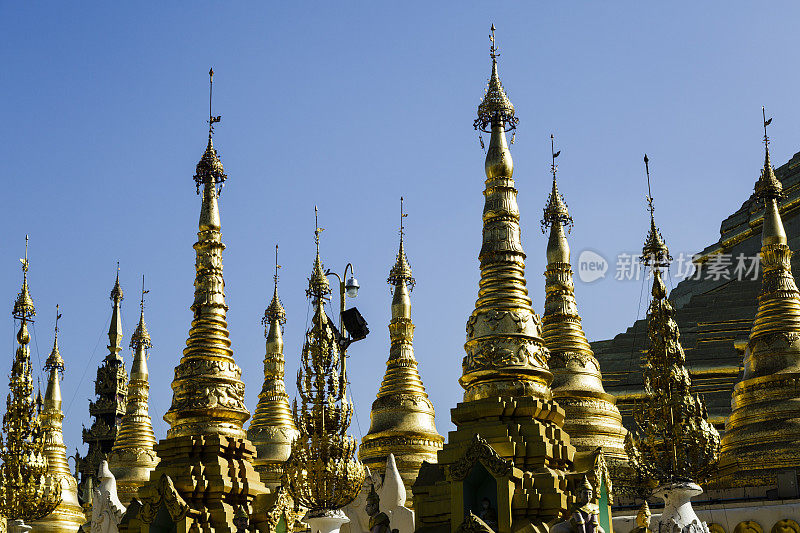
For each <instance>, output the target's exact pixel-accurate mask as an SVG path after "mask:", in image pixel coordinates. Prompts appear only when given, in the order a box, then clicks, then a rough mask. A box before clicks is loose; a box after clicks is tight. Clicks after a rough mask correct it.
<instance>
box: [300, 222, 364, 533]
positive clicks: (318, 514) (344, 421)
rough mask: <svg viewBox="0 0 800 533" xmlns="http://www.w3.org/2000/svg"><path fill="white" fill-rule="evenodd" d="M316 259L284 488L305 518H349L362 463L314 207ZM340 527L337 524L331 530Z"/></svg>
mask: <svg viewBox="0 0 800 533" xmlns="http://www.w3.org/2000/svg"><path fill="white" fill-rule="evenodd" d="M314 214H315V219H316V220H315V221H316V228H315V229H314V242H315V244H316V249H317V253H316V257H315V258H314V266H313V268H312V271H311V276H310V277H309V279H308V290H307V291H306V294H307V296H308V297H309V298H310V299H311V304H312V306H313V307H314V317H313V318H312V319H311V328H310V329H309V330H308V331H307V332H306V340H305V343H304V344H303V351H302V354H301V356H300V370H298V371H297V393H298V395H299V396H300V405H299V406H298V403H297V400H295V402H294V405H293V409H292V411H293V413H292V415H293V417H294V422H295V425H296V426H297V430H298V431H299V436H298V437H297V438H296V439H295V440H294V442H293V443H292V455H291V457H290V458H289V461H288V463H287V464H286V476H287V481H288V489H289V493H290V494H291V496H292V497H293V498H294V501H295V502H296V503H298V504H300V505H301V506H303V507H305V508H306V509H308V510H309V512H308V514H307V515H306V516H307V520H308V519H322V520H323V521H325V520H327V521H331V522H337V523H338V524H339V525H340V524H341V523H344V522H346V521H347V519H346V518H345V517H344V513H343V512H342V511H341V509H342V507H344V506H345V505H347V504H349V503H350V502H352V501H353V500H354V499H355V497H356V496H357V495H358V493H359V492H360V491H361V488H362V486H363V484H364V475H365V473H364V466H363V465H362V464H361V463H359V462H358V460H356V458H355V452H356V441H355V439H354V438H353V437H351V436H350V435H348V434H347V430H348V428H349V427H350V421H351V418H352V416H353V403H352V401H351V400H348V398H347V370H346V365H345V354H344V353H343V351H342V350H341V349H340V346H339V337H340V335H339V332H338V331H337V330H336V328H335V326H334V325H333V323H332V321H331V319H330V318H329V317H328V315H327V314H326V313H325V307H324V305H325V302H326V301H327V300H328V299H329V298H330V294H331V289H330V286H329V284H328V281H327V278H326V276H325V269H324V267H323V265H322V260H321V259H320V254H319V236H320V234H321V233H322V231H323V229H322V228H320V227H319V222H318V219H317V209H316V207H315V208H314ZM336 529H338V525H337V526H336V527H334V530H336Z"/></svg>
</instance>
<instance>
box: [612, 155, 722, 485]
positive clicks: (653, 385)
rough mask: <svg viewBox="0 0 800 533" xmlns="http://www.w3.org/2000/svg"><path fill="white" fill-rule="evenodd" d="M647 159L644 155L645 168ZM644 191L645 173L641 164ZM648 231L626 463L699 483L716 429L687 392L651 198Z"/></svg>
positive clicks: (709, 466)
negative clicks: (641, 353)
mask: <svg viewBox="0 0 800 533" xmlns="http://www.w3.org/2000/svg"><path fill="white" fill-rule="evenodd" d="M647 163H648V159H647V156H645V166H646V167H647ZM647 180H648V192H649V184H650V172H649V167H647ZM647 201H648V206H649V209H650V231H649V232H648V235H647V239H646V240H645V245H644V247H643V249H642V256H641V261H642V263H644V265H645V266H647V267H649V268H650V269H651V271H652V273H653V290H652V295H653V299H652V300H651V302H650V307H649V309H648V320H647V331H648V337H649V339H650V346H649V348H648V350H647V354H646V357H645V360H644V364H643V369H642V370H643V372H644V390H645V398H644V401H643V402H642V403H640V404H638V405H636V407H635V409H634V422H635V425H634V427H633V428H632V430H631V431H630V432H629V433H628V435H627V437H626V440H625V451H626V452H627V454H628V457H629V459H630V463H631V466H633V468H634V469H635V470H636V471H637V472H638V474H639V475H640V476H641V477H643V478H644V479H649V480H653V481H656V482H658V483H668V482H675V481H681V480H682V481H686V480H695V481H704V480H705V479H707V478H708V477H709V476H710V474H711V473H712V472H713V471H714V468H715V467H716V462H717V458H718V456H719V433H718V432H717V430H716V429H715V428H714V426H713V425H711V423H709V421H708V412H707V411H706V406H705V402H704V401H703V399H702V398H701V397H700V395H697V394H692V392H691V390H690V387H691V383H692V382H691V378H690V377H689V372H688V371H687V369H686V366H685V365H686V356H685V355H684V353H683V347H682V346H681V343H680V331H679V330H678V324H677V323H676V322H675V309H674V308H673V307H672V303H671V302H670V301H669V299H668V298H667V290H666V287H665V286H664V281H663V279H662V277H661V275H662V273H661V269H662V268H664V267H666V266H668V265H669V263H670V260H671V259H672V258H671V257H670V255H669V249H668V248H667V245H666V243H665V242H664V239H663V238H662V236H661V233H660V232H659V231H658V228H657V227H656V224H655V217H654V215H653V213H654V211H655V208H654V206H653V198H652V196H649V195H648V197H647Z"/></svg>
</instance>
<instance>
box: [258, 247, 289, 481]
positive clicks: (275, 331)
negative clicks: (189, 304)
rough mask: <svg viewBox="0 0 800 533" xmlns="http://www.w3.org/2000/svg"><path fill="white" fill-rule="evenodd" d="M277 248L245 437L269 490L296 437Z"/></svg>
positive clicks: (281, 470)
mask: <svg viewBox="0 0 800 533" xmlns="http://www.w3.org/2000/svg"><path fill="white" fill-rule="evenodd" d="M279 268H281V266H280V265H279V264H278V245H277V244H276V245H275V275H274V276H273V279H274V281H275V288H274V292H273V294H272V301H271V302H270V304H269V306H267V309H266V310H265V311H264V318H263V319H262V320H261V322H262V323H263V324H264V336H265V337H266V339H267V346H266V354H265V355H264V384H263V385H262V387H261V392H260V393H259V395H258V404H257V405H256V410H255V413H253V420H252V421H251V422H250V427H249V428H248V429H247V437H248V438H249V439H250V440H251V441H252V442H253V444H254V445H255V447H256V460H255V462H254V464H255V469H256V471H258V473H259V474H260V475H261V480H262V481H263V482H264V484H265V485H267V486H268V487H270V488H275V487H278V486H279V485H280V484H281V476H282V475H283V468H284V463H285V462H286V460H287V459H288V458H289V454H290V453H291V451H292V450H291V448H292V440H294V438H295V437H296V436H297V428H296V427H295V425H294V419H293V418H292V411H291V408H290V407H289V395H288V394H286V383H285V381H284V366H285V364H286V360H285V359H284V355H283V324H285V323H286V311H285V310H284V309H283V305H281V300H280V298H279V297H278V269H279Z"/></svg>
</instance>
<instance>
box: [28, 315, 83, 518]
mask: <svg viewBox="0 0 800 533" xmlns="http://www.w3.org/2000/svg"><path fill="white" fill-rule="evenodd" d="M59 318H61V315H60V314H59V313H58V306H56V325H55V334H54V336H53V350H52V351H51V352H50V356H49V357H48V358H47V361H45V364H44V369H45V370H46V371H47V372H48V375H47V390H46V391H45V394H44V400H43V402H42V412H41V414H40V415H39V418H40V420H41V423H42V434H43V436H44V455H45V457H47V472H48V473H49V474H50V475H51V476H53V477H55V478H57V479H59V481H60V483H61V503H59V504H58V507H56V509H55V511H53V512H52V513H50V514H49V515H47V516H46V517H44V518H42V519H41V520H37V521H36V522H35V523H34V527H35V529H36V531H41V532H42V533H44V532H53V533H56V532H58V533H60V532H75V531H78V529H79V528H80V526H81V525H82V524H83V523H84V522H86V518H85V516H84V514H83V508H82V507H81V504H80V503H79V502H78V481H77V480H76V479H75V477H74V476H73V475H72V473H71V472H70V471H69V464H68V463H67V447H66V445H64V432H63V428H62V423H63V421H64V412H63V411H62V410H61V379H62V376H63V374H64V368H65V366H64V359H63V358H62V357H61V352H60V350H59V349H58V319H59Z"/></svg>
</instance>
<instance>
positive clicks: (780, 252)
mask: <svg viewBox="0 0 800 533" xmlns="http://www.w3.org/2000/svg"><path fill="white" fill-rule="evenodd" d="M765 140H766V136H765ZM781 193H782V191H781V185H780V182H778V181H777V179H776V178H775V175H774V171H773V169H772V165H771V163H770V160H769V150H767V152H766V157H765V162H764V169H763V170H762V173H761V178H760V179H759V181H758V183H757V184H756V194H757V195H759V196H760V197H762V198H764V202H765V213H764V225H763V228H762V235H761V242H762V247H761V268H762V269H763V278H762V286H761V293H760V294H759V296H758V311H757V313H756V317H755V320H754V322H753V327H752V329H751V330H750V339H749V341H748V343H747V347H746V349H745V354H744V375H743V377H742V380H741V381H740V382H739V383H737V384H736V386H735V387H734V390H733V397H732V400H731V407H732V411H733V412H732V413H731V416H730V417H729V418H728V420H727V422H726V424H725V435H724V436H723V438H722V454H721V457H720V474H721V478H720V480H719V482H718V486H720V487H729V486H735V487H742V486H750V487H753V486H774V485H775V484H776V483H777V482H778V476H779V475H780V474H781V472H786V471H787V470H794V469H798V468H800V449H799V448H798V446H797V442H798V440H800V291H798V289H797V285H796V284H795V281H794V276H793V275H792V270H791V265H790V263H789V260H790V258H791V255H792V252H791V251H790V249H789V247H788V245H787V239H786V232H785V230H784V227H783V221H782V220H781V216H780V212H779V210H778V199H779V198H780V196H781Z"/></svg>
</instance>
